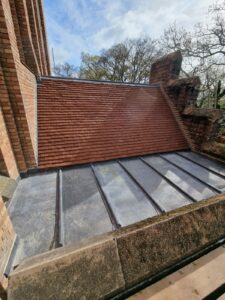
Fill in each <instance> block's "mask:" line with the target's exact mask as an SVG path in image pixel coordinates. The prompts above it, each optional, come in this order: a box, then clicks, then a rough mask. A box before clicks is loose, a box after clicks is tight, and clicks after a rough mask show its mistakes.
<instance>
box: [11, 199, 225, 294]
mask: <svg viewBox="0 0 225 300" xmlns="http://www.w3.org/2000/svg"><path fill="white" fill-rule="evenodd" d="M224 236H225V198H224V195H222V196H217V197H215V198H211V199H208V200H205V201H201V202H198V203H195V204H193V205H188V206H186V207H183V208H181V209H178V210H175V211H173V212H170V213H168V214H164V215H163V216H160V217H155V218H151V219H148V220H145V221H142V222H139V223H136V224H134V225H131V226H128V227H126V228H123V229H119V230H118V231H116V232H114V233H111V234H106V235H103V236H100V237H97V238H95V239H91V240H88V241H85V242H82V243H80V244H78V245H77V246H68V247H63V248H60V249H57V250H53V251H50V252H47V253H44V254H41V255H39V256H36V257H32V258H30V259H27V260H25V261H24V262H22V263H21V265H20V266H18V268H17V269H16V270H15V271H14V272H13V273H12V274H11V276H10V278H9V290H8V291H9V300H31V299H48V298H52V299H56V298H57V299H58V300H64V299H112V297H113V296H114V295H115V294H117V293H119V292H120V291H123V290H126V289H128V288H131V287H132V286H134V285H136V284H138V283H140V282H141V281H143V280H145V279H147V278H149V277H150V276H153V275H155V274H157V273H158V272H160V271H162V270H164V269H165V268H167V267H169V266H172V265H174V264H175V263H178V262H179V261H180V260H182V259H184V258H186V257H188V256H190V255H192V254H194V253H196V252H197V251H200V250H201V249H203V248H205V247H206V246H207V245H210V244H211V243H214V242H216V241H218V240H219V239H221V238H223V237H224ZM56 282H57V284H56Z"/></svg>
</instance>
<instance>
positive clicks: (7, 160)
mask: <svg viewBox="0 0 225 300" xmlns="http://www.w3.org/2000/svg"><path fill="white" fill-rule="evenodd" d="M0 154H1V156H2V160H4V164H5V166H4V165H3V163H2V166H4V167H5V168H6V170H7V173H8V174H7V173H6V175H9V176H10V177H11V178H13V179H16V178H17V177H18V176H19V172H18V168H17V163H16V159H15V156H14V153H13V149H12V145H11V142H10V140H9V136H8V132H7V129H6V125H5V121H4V118H3V114H2V110H1V109H0ZM6 170H5V171H6Z"/></svg>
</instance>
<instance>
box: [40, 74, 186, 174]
mask: <svg viewBox="0 0 225 300" xmlns="http://www.w3.org/2000/svg"><path fill="white" fill-rule="evenodd" d="M186 148H188V144H187V141H186V140H185V138H184V136H183V134H182V132H181V130H180V128H179V126H178V123H177V122H176V120H175V119H174V116H173V114H172V112H171V109H170V108H169V106H168V104H167V102H166V100H165V98H164V96H163V95H162V93H161V90H160V88H159V86H157V85H127V84H115V83H99V82H87V81H79V80H65V79H53V78H42V81H41V84H40V85H39V86H38V151H39V167H40V168H51V167H59V166H66V165H72V164H79V163H87V162H94V161H102V160H109V159H114V158H122V157H129V156H135V155H144V154H150V153H158V152H166V151H174V150H181V149H186Z"/></svg>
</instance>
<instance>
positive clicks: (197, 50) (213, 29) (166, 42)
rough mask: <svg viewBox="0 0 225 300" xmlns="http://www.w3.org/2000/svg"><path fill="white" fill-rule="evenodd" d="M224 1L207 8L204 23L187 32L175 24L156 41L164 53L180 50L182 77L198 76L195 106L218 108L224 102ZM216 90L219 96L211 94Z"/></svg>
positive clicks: (214, 93)
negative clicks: (207, 17) (207, 13)
mask: <svg viewBox="0 0 225 300" xmlns="http://www.w3.org/2000/svg"><path fill="white" fill-rule="evenodd" d="M224 17H225V1H223V2H217V3H216V4H214V5H212V6H210V8H209V19H208V23H207V24H205V25H204V24H200V23H199V24H197V25H196V26H195V28H194V30H193V31H187V30H185V29H184V28H180V27H178V26H177V25H176V23H175V24H173V25H171V26H170V27H169V28H168V29H167V30H165V31H164V35H163V36H162V37H161V39H160V40H159V44H160V47H161V48H162V49H164V52H165V53H168V52H171V51H175V50H180V51H181V53H182V54H183V57H184V64H183V69H182V73H183V74H182V75H184V76H187V77H189V76H199V77H200V78H201V82H202V87H201V93H200V98H199V104H200V105H203V106H208V107H218V106H219V102H221V104H222V102H223V101H224V100H225V93H224V92H223V91H224V88H223V86H224V82H225V81H224V74H225V18H224ZM218 86H219V89H220V91H221V92H220V93H218V92H215V91H217V90H218Z"/></svg>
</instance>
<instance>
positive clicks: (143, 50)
mask: <svg viewBox="0 0 225 300" xmlns="http://www.w3.org/2000/svg"><path fill="white" fill-rule="evenodd" d="M159 54H160V52H159V51H158V49H157V47H156V41H154V40H151V39H150V38H140V39H129V40H126V41H125V42H123V43H120V44H117V45H114V46H113V47H111V48H109V49H108V50H102V52H101V54H100V55H98V56H97V55H90V54H87V53H82V55H81V61H82V63H81V67H80V78H84V79H97V80H110V81H121V82H142V83H146V82H148V81H149V75H150V68H151V64H152V63H153V61H154V60H155V59H156V58H158V57H159Z"/></svg>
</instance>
